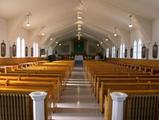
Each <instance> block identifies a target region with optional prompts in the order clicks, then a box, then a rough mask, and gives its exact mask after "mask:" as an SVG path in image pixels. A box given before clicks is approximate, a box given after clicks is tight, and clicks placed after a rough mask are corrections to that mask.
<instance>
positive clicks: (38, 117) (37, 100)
mask: <svg viewBox="0 0 159 120" xmlns="http://www.w3.org/2000/svg"><path fill="white" fill-rule="evenodd" d="M46 95H47V93H46V92H32V93H30V96H31V98H32V100H33V117H34V120H45V111H44V109H45V108H44V99H45V97H46Z"/></svg>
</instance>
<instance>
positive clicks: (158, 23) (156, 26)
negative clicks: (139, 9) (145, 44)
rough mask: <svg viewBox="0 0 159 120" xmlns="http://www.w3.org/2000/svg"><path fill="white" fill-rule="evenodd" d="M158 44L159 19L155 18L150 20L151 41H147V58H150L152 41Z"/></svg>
mask: <svg viewBox="0 0 159 120" xmlns="http://www.w3.org/2000/svg"><path fill="white" fill-rule="evenodd" d="M155 42H156V43H157V45H159V19H156V20H154V21H153V22H152V41H151V42H150V43H149V58H150V59H153V58H152V46H153V45H154V43H155ZM157 59H159V51H158V58H157Z"/></svg>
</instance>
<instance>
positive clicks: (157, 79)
mask: <svg viewBox="0 0 159 120" xmlns="http://www.w3.org/2000/svg"><path fill="white" fill-rule="evenodd" d="M101 82H103V83H109V82H113V83H114V82H115V83H124V82H125V83H126V82H138V83H139V82H140V83H142V82H144V83H145V82H146V83H147V82H155V83H157V82H159V76H158V75H155V76H145V75H139V76H118V77H114V76H112V77H110V78H109V76H108V78H98V79H97V82H96V83H95V85H94V90H95V91H94V94H95V96H96V97H97V98H98V97H99V96H98V95H99V94H98V93H99V89H100V87H101Z"/></svg>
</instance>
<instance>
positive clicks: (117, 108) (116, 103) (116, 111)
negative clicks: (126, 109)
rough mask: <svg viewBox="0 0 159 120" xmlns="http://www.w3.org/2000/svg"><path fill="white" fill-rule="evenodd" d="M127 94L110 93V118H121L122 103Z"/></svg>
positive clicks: (117, 119)
mask: <svg viewBox="0 0 159 120" xmlns="http://www.w3.org/2000/svg"><path fill="white" fill-rule="evenodd" d="M127 96H128V95H127V94H125V93H121V92H113V93H111V97H112V100H113V108H112V120H123V103H124V101H125V99H126V97H127Z"/></svg>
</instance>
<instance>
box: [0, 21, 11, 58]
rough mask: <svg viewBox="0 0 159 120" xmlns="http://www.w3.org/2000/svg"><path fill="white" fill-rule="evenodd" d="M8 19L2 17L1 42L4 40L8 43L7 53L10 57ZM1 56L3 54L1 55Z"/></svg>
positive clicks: (0, 24) (0, 22)
mask: <svg viewBox="0 0 159 120" xmlns="http://www.w3.org/2000/svg"><path fill="white" fill-rule="evenodd" d="M7 27H8V26H7V21H6V20H4V19H2V18H0V43H1V42H2V41H3V40H4V42H5V43H6V45H7V46H6V47H7V50H6V51H7V53H6V57H9V52H8V51H9V46H8V43H9V42H8V38H7V32H8V29H7ZM0 57H1V55H0Z"/></svg>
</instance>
